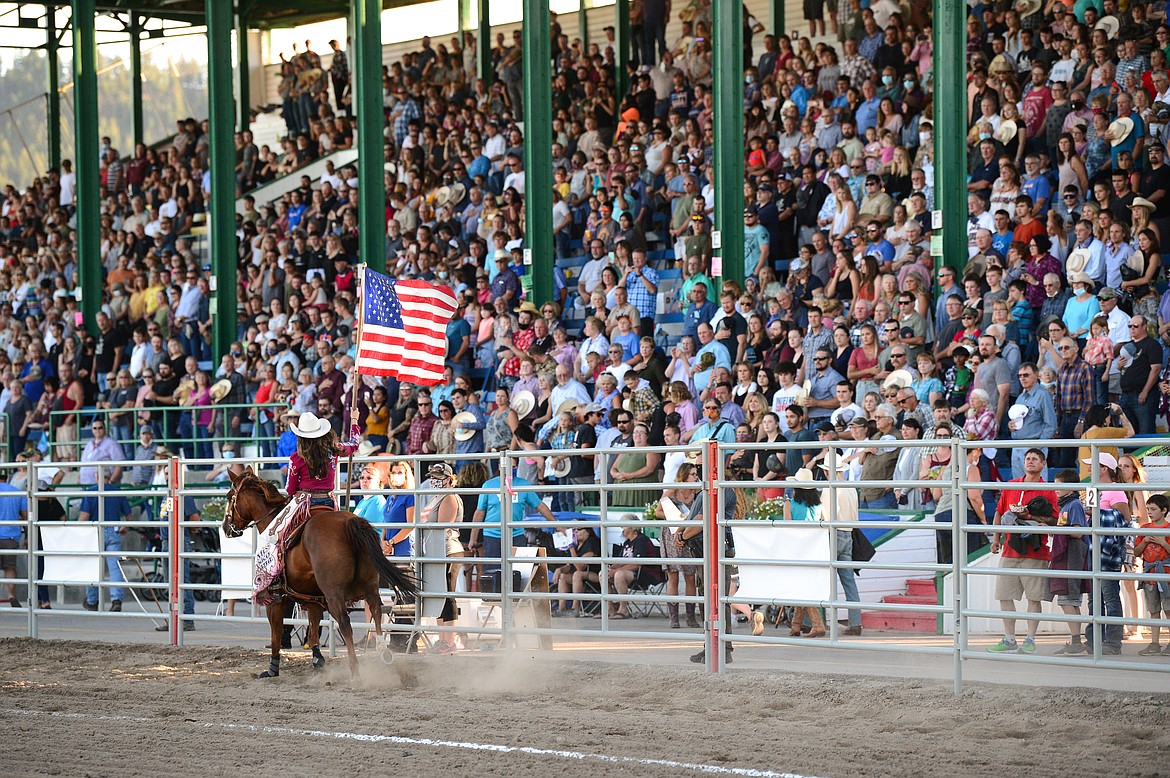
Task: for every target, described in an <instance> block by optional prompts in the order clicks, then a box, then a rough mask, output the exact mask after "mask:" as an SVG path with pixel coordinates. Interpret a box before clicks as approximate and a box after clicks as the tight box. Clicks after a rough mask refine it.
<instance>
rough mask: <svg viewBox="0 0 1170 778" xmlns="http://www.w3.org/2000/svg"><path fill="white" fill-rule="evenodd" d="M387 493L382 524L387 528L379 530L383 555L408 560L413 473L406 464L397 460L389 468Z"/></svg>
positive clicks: (412, 516)
mask: <svg viewBox="0 0 1170 778" xmlns="http://www.w3.org/2000/svg"><path fill="white" fill-rule="evenodd" d="M388 487H389V492H388V493H387V495H386V505H385V508H384V509H383V513H382V521H383V522H384V523H385V524H389V525H390V526H388V527H386V529H384V530H383V531H382V551H383V552H384V553H385V554H386V556H394V557H408V556H410V555H411V550H412V546H413V544H412V541H411V538H412V535H413V533H414V507H415V506H414V489H415V486H414V471H413V470H412V469H411V467H410V463H409V462H407V461H405V460H399V461H397V462H395V463H394V464H392V465H391V466H390V474H389V477H388Z"/></svg>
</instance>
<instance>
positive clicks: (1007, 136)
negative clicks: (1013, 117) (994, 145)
mask: <svg viewBox="0 0 1170 778" xmlns="http://www.w3.org/2000/svg"><path fill="white" fill-rule="evenodd" d="M1018 131H1019V128H1017V127H1016V123H1015V122H1012V121H1005V122H1002V123H1000V125H999V129H998V130H996V131H995V139H996V140H997V141H999V142H1000V143H1003V144H1004V145H1007V144H1008V143H1011V142H1012V141H1013V140H1014V139H1015V137H1016V132H1018Z"/></svg>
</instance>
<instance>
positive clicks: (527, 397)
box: [512, 389, 536, 419]
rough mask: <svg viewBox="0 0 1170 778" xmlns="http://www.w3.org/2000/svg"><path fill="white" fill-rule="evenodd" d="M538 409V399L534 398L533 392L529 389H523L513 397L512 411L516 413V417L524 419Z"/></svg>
mask: <svg viewBox="0 0 1170 778" xmlns="http://www.w3.org/2000/svg"><path fill="white" fill-rule="evenodd" d="M535 407H536V398H535V397H533V395H532V392H530V391H528V390H527V389H522V390H521V391H519V392H516V394H514V395H512V410H514V411H516V417H517V418H519V419H523V418H524V417H525V416H527V415H528V414H530V413H532V409H533V408H535Z"/></svg>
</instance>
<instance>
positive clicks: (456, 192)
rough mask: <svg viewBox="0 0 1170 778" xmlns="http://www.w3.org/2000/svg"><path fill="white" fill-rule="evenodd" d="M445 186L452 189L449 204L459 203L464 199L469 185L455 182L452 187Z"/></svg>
mask: <svg viewBox="0 0 1170 778" xmlns="http://www.w3.org/2000/svg"><path fill="white" fill-rule="evenodd" d="M443 188H444V189H448V188H449V189H450V195H451V199H450V200H448V201H447V203H448V204H449V205H458V204H459V203H460V202H461V201H462V200H463V196H464V195H465V194H467V187H465V186H463V184H459V183H455V184H451V186H450V187H443Z"/></svg>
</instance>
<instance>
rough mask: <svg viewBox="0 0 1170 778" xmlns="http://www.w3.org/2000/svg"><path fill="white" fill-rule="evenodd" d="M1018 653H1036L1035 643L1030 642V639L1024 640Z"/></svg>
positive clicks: (1033, 641)
mask: <svg viewBox="0 0 1170 778" xmlns="http://www.w3.org/2000/svg"><path fill="white" fill-rule="evenodd" d="M1019 653H1021V654H1035V653H1036V641H1035V640H1032V639H1031V638H1027V639H1026V640H1024V642H1023V643H1022V644H1020V650H1019Z"/></svg>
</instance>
